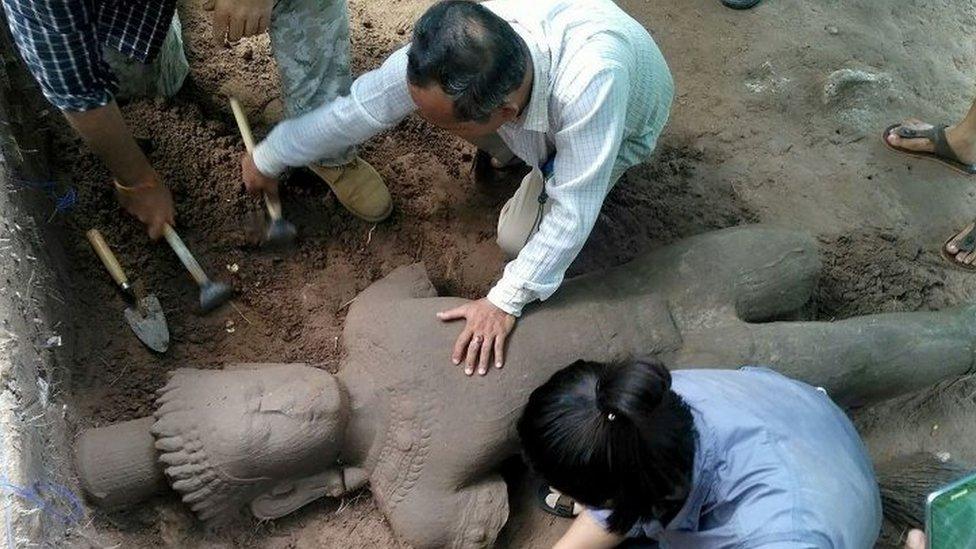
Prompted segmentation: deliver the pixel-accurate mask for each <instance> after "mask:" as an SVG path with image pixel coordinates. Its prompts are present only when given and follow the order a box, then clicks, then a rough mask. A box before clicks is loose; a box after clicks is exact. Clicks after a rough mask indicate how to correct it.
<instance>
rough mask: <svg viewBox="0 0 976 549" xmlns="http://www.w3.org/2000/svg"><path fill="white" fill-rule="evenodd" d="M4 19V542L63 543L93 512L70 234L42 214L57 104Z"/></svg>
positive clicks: (0, 95) (0, 505) (0, 448)
mask: <svg viewBox="0 0 976 549" xmlns="http://www.w3.org/2000/svg"><path fill="white" fill-rule="evenodd" d="M0 25H2V28H3V32H0V35H2V37H0V146H2V158H0V160H2V164H0V488H2V491H0V547H4V548H10V549H13V548H15V547H26V546H31V547H37V546H40V547H63V546H65V545H66V542H67V540H69V538H70V539H77V538H75V537H74V536H73V535H72V534H71V532H72V531H75V530H76V528H75V527H76V526H78V525H80V524H82V523H83V519H84V516H85V510H84V507H83V504H82V501H81V498H80V492H79V491H78V490H77V489H76V485H75V480H74V478H73V474H72V472H71V471H72V467H71V459H70V455H69V453H70V450H69V449H70V444H69V442H70V440H69V436H68V432H69V430H68V428H67V418H68V416H69V410H68V408H67V406H66V405H65V404H64V403H63V402H62V399H61V398H60V396H61V394H62V388H63V386H64V380H65V379H66V371H65V368H64V364H65V362H66V359H67V357H65V356H63V353H64V352H65V351H64V349H65V348H66V347H65V346H64V343H65V339H66V338H67V337H69V335H68V334H64V333H61V331H60V329H61V328H62V326H63V325H64V324H65V321H66V319H67V318H68V316H69V315H70V314H71V311H72V307H73V298H72V296H70V295H66V293H65V291H64V288H67V287H68V286H67V285H66V284H65V282H66V280H67V277H68V275H69V266H68V263H67V261H66V260H65V255H64V251H63V246H62V242H63V241H62V235H60V234H56V231H55V230H53V229H50V227H52V225H50V224H47V223H44V222H43V220H44V219H47V217H48V216H50V215H51V214H52V213H54V212H51V211H47V210H49V209H50V207H51V201H50V200H49V199H48V196H49V195H56V194H57V192H58V190H57V188H56V186H55V185H54V184H53V183H52V182H51V181H52V178H51V177H50V173H49V172H48V170H49V166H50V161H51V160H52V157H51V155H50V150H51V149H50V147H49V146H48V145H49V140H48V135H47V132H46V130H45V129H44V124H42V120H41V119H42V118H43V117H44V116H46V115H48V114H49V111H48V108H47V106H46V105H45V104H44V102H43V99H42V98H41V97H40V95H39V93H38V91H37V89H36V87H35V85H34V83H33V82H32V81H31V80H30V79H29V77H28V76H27V74H26V73H25V71H24V69H23V66H22V65H21V64H20V60H19V58H18V56H17V55H16V53H15V51H14V50H13V48H12V47H11V43H10V40H9V37H8V36H7V33H6V28H7V24H6V21H5V20H2V21H0ZM56 198H58V199H63V200H70V199H71V197H70V196H57V197H56ZM39 220H40V222H39Z"/></svg>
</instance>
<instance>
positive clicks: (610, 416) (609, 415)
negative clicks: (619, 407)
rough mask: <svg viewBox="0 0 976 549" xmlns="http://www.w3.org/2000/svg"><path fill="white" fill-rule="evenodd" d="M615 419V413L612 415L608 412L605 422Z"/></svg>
mask: <svg viewBox="0 0 976 549" xmlns="http://www.w3.org/2000/svg"><path fill="white" fill-rule="evenodd" d="M615 419H617V414H615V413H613V412H609V413H608V414H607V421H613V420H615Z"/></svg>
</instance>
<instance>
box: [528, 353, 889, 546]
mask: <svg viewBox="0 0 976 549" xmlns="http://www.w3.org/2000/svg"><path fill="white" fill-rule="evenodd" d="M518 431H519V436H520V437H521V440H522V446H523V449H524V453H525V457H526V459H527V461H528V462H529V464H530V466H531V467H532V468H533V469H534V470H535V471H536V472H537V473H538V474H540V475H541V476H542V477H543V479H545V481H546V482H548V483H549V484H550V486H552V487H553V488H554V489H556V490H559V491H560V492H562V493H563V494H565V495H567V496H569V497H572V498H573V499H575V500H576V501H578V502H579V503H580V504H582V505H584V506H585V507H586V508H587V511H586V512H584V513H583V514H582V515H580V517H579V518H578V519H576V521H575V522H574V523H573V525H572V526H571V527H570V529H569V531H568V532H567V533H566V535H565V536H563V538H562V539H561V540H560V541H559V543H557V545H556V547H557V548H558V549H570V548H573V549H597V548H610V547H614V546H616V545H618V544H620V543H621V542H623V541H624V540H625V539H627V538H649V543H653V542H657V543H659V544H660V546H661V547H689V548H691V547H696V548H718V547H737V548H750V547H763V548H783V549H786V548H791V549H792V548H867V547H871V546H873V544H874V541H875V539H876V538H877V535H878V531H879V529H880V526H881V502H880V497H879V494H878V487H877V483H876V481H875V477H874V470H873V468H872V466H871V462H870V459H869V457H868V454H867V452H866V450H865V448H864V445H863V444H862V442H861V439H860V438H859V437H858V434H857V432H856V431H855V430H854V427H853V426H852V425H851V423H850V421H849V420H848V419H847V417H846V416H845V415H844V413H843V412H842V411H841V410H840V409H839V408H837V406H836V405H835V404H834V403H833V402H832V401H831V400H830V398H828V397H827V395H826V393H824V392H823V391H822V390H818V389H816V388H814V387H811V386H809V385H806V384H804V383H801V382H798V381H794V380H791V379H789V378H787V377H784V376H782V375H780V374H777V373H775V372H772V371H770V370H766V369H762V368H743V369H740V370H683V371H676V372H674V373H673V374H672V373H671V372H669V371H668V370H667V368H665V367H664V366H662V365H660V364H654V363H648V362H634V363H627V364H599V363H593V362H583V361H578V362H576V363H574V364H572V365H570V366H569V367H567V368H565V369H563V370H561V371H559V372H557V373H556V374H555V375H554V376H553V377H552V378H550V379H549V381H548V382H546V384H545V385H543V386H542V387H539V388H538V389H536V390H535V391H534V392H533V393H532V396H531V397H530V398H529V402H528V404H527V406H526V408H525V411H524V412H523V415H522V418H521V419H520V421H519V424H518ZM651 546H653V545H651Z"/></svg>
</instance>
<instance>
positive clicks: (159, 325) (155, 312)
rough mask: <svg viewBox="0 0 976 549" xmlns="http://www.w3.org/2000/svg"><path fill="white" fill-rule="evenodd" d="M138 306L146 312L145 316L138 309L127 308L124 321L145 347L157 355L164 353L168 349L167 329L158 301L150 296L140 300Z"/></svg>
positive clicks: (164, 316)
mask: <svg viewBox="0 0 976 549" xmlns="http://www.w3.org/2000/svg"><path fill="white" fill-rule="evenodd" d="M140 304H141V305H142V309H143V310H144V311H145V312H146V314H145V316H143V314H142V312H140V311H139V308H138V307H128V308H126V310H125V319H126V320H127V321H128V322H129V326H130V327H131V328H132V331H133V332H135V334H136V337H138V338H139V341H141V342H143V343H144V344H145V345H146V347H149V348H150V349H152V350H153V351H156V352H157V353H165V352H166V349H168V348H169V328H168V327H167V326H166V315H164V314H163V307H162V305H160V303H159V299H157V298H156V296H154V295H152V294H150V295H147V296H146V297H144V298H142V301H140Z"/></svg>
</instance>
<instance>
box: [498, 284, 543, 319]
mask: <svg viewBox="0 0 976 549" xmlns="http://www.w3.org/2000/svg"><path fill="white" fill-rule="evenodd" d="M536 299H538V296H537V295H536V294H535V292H531V291H529V290H526V289H524V288H521V287H520V286H518V285H517V284H515V283H513V282H511V281H509V280H508V279H507V278H506V277H502V279H501V280H499V281H498V283H497V284H495V287H494V288H492V289H491V291H489V292H488V301H490V302H491V304H492V305H494V306H495V307H498V308H499V309H501V310H503V311H505V312H506V313H508V314H510V315H512V316H515V317H518V316H522V308H523V307H525V306H526V305H527V304H528V303H531V302H532V301H535V300H536Z"/></svg>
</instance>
